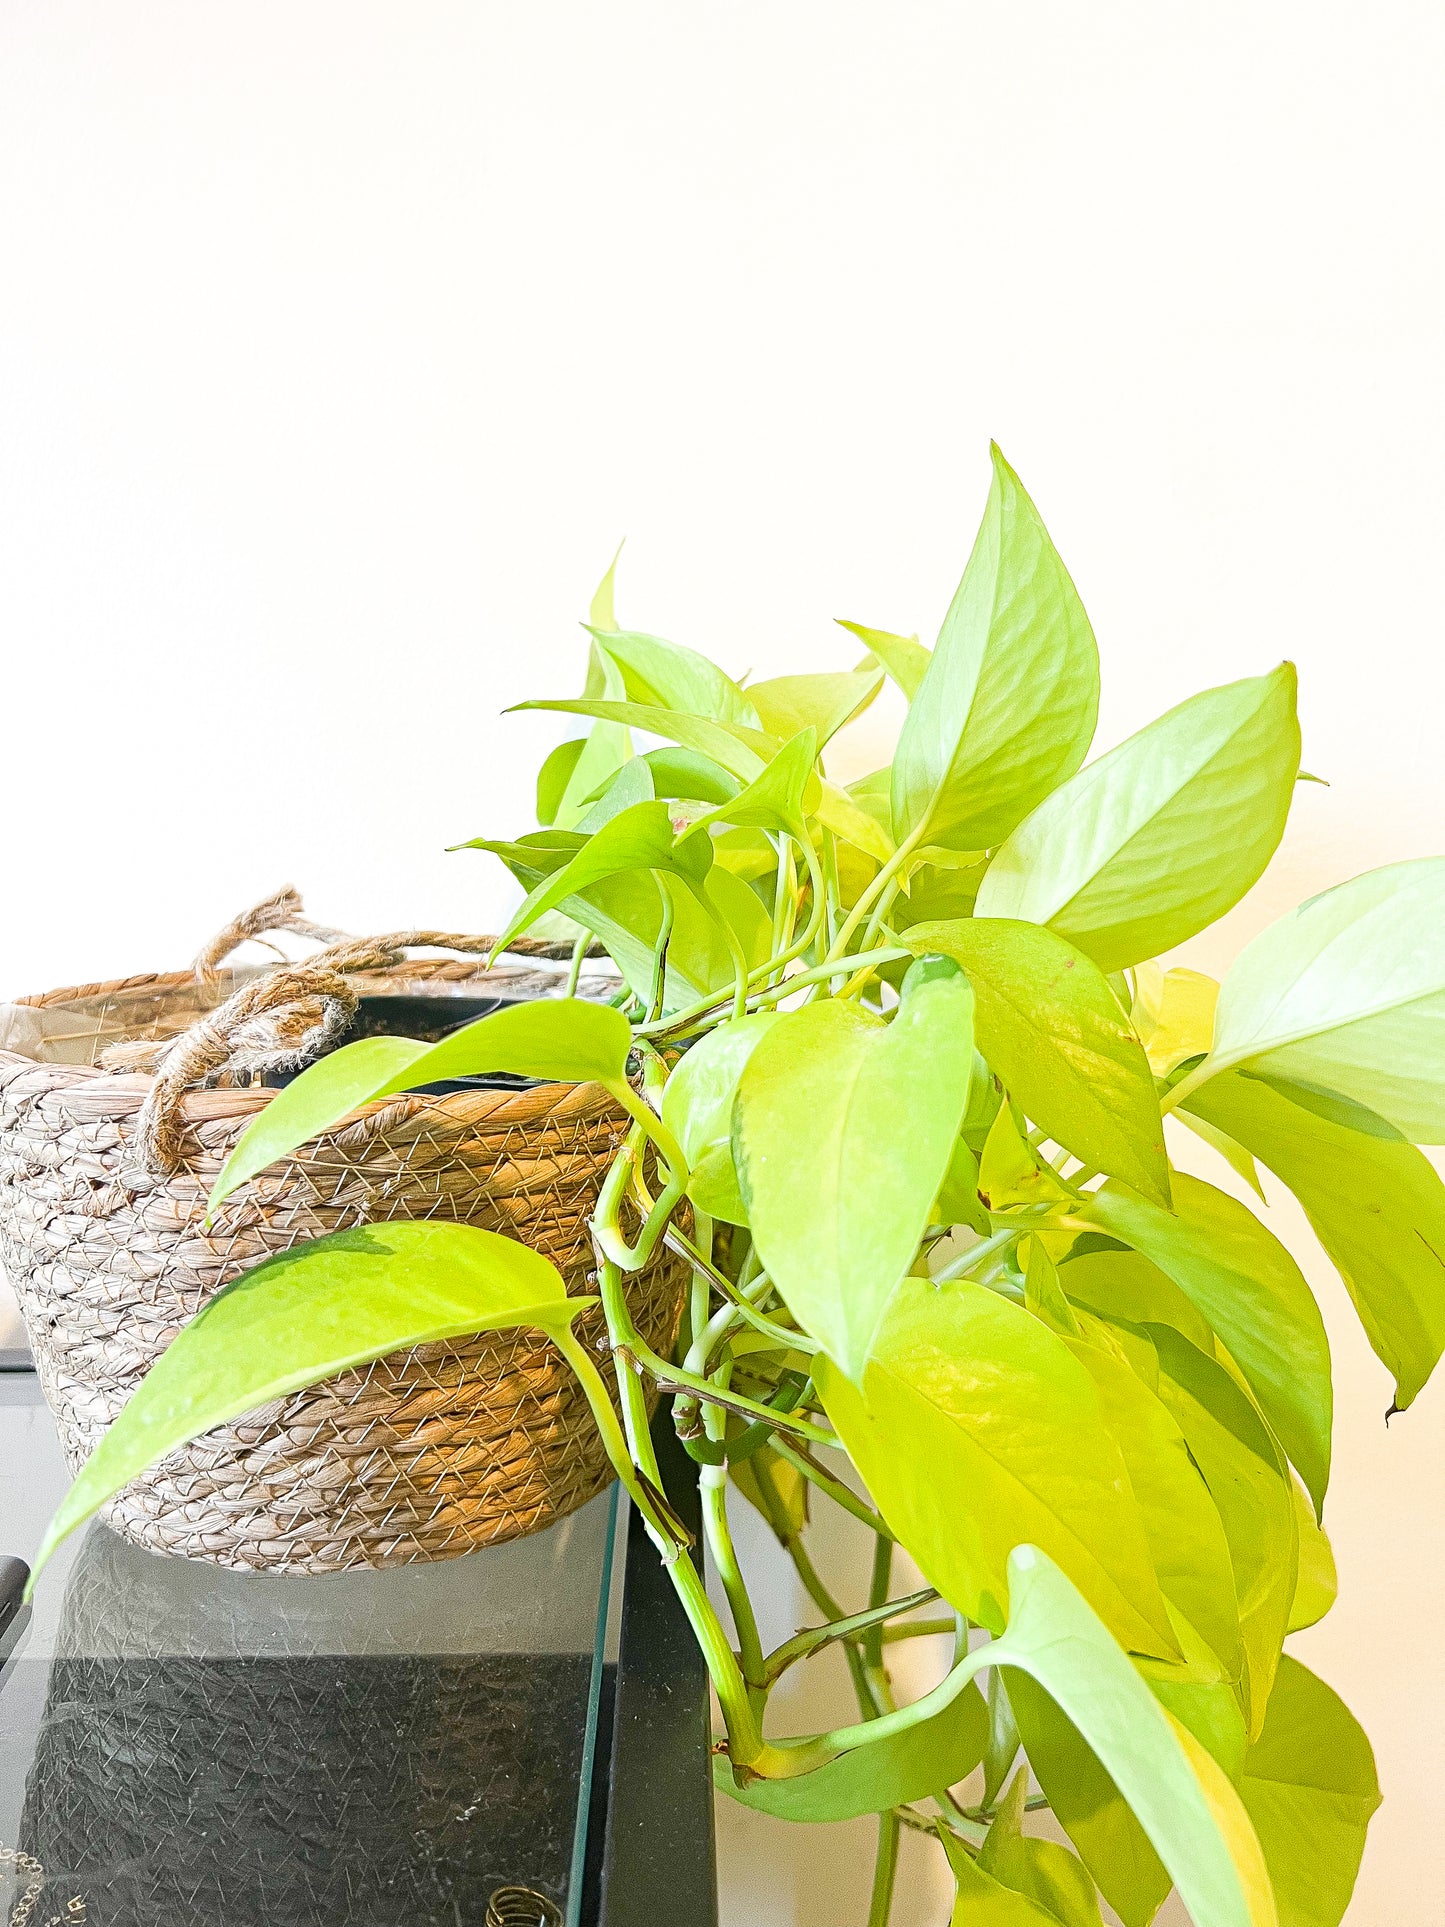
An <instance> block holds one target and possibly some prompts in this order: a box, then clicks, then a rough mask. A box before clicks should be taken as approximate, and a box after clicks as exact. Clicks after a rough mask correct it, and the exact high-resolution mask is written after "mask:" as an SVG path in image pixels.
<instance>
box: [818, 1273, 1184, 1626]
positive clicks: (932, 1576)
mask: <svg viewBox="0 0 1445 1927" xmlns="http://www.w3.org/2000/svg"><path fill="white" fill-rule="evenodd" d="M814 1364H815V1378H816V1381H817V1385H818V1389H819V1392H820V1393H821V1395H822V1398H823V1403H824V1405H825V1407H826V1409H827V1412H828V1416H829V1418H830V1419H831V1420H832V1421H833V1424H834V1426H835V1427H836V1428H837V1431H838V1433H839V1435H840V1437H841V1438H842V1440H843V1442H844V1444H845V1445H846V1446H847V1448H848V1454H849V1456H850V1458H851V1459H852V1460H853V1463H854V1464H855V1465H856V1466H857V1468H858V1470H859V1472H860V1473H861V1474H862V1476H863V1479H864V1482H865V1483H866V1485H867V1486H868V1489H869V1491H870V1492H871V1493H872V1494H873V1497H874V1499H875V1500H876V1502H877V1504H878V1505H879V1507H880V1509H881V1510H882V1513H883V1516H884V1518H886V1519H887V1521H888V1523H889V1525H890V1526H891V1527H892V1529H893V1531H894V1532H895V1533H896V1534H897V1535H898V1537H899V1538H900V1539H901V1540H902V1542H903V1544H904V1545H905V1546H907V1548H908V1550H909V1552H910V1554H911V1555H912V1556H913V1558H914V1559H915V1560H916V1561H917V1563H918V1566H919V1568H920V1570H921V1571H922V1572H923V1574H924V1576H925V1578H926V1579H927V1580H928V1582H929V1584H930V1585H932V1586H936V1587H937V1588H938V1590H939V1591H940V1592H941V1593H942V1594H943V1595H944V1597H945V1598H946V1599H948V1600H949V1601H950V1602H951V1603H952V1604H953V1605H954V1606H955V1607H957V1609H958V1610H959V1611H960V1612H963V1613H967V1614H968V1616H969V1618H970V1619H972V1620H975V1621H976V1622H978V1623H979V1624H981V1625H984V1626H987V1627H989V1628H990V1629H991V1630H992V1631H994V1632H1001V1631H1002V1630H1003V1626H1004V1622H1005V1619H1006V1618H1007V1616H1008V1613H1009V1610H1010V1607H1009V1596H1008V1591H1007V1577H1006V1574H1007V1571H1008V1560H1009V1554H1010V1552H1011V1551H1012V1550H1013V1548H1014V1547H1015V1546H1016V1545H1017V1544H1018V1543H1019V1541H1020V1540H1021V1539H1027V1540H1029V1541H1030V1542H1032V1543H1033V1544H1035V1545H1037V1546H1040V1547H1042V1548H1043V1550H1044V1551H1046V1552H1047V1553H1048V1554H1049V1556H1050V1557H1051V1558H1052V1559H1054V1560H1056V1561H1057V1562H1058V1564H1059V1565H1060V1566H1062V1567H1063V1569H1064V1571H1066V1572H1067V1573H1068V1575H1069V1577H1070V1579H1071V1580H1072V1581H1073V1582H1074V1584H1075V1585H1076V1586H1078V1588H1079V1590H1080V1591H1081V1592H1082V1593H1083V1595H1084V1596H1085V1598H1087V1599H1088V1601H1089V1603H1090V1605H1091V1606H1092V1607H1093V1609H1094V1610H1095V1611H1096V1612H1097V1613H1098V1614H1099V1615H1100V1617H1101V1618H1102V1619H1103V1620H1104V1621H1105V1623H1106V1624H1107V1625H1108V1626H1109V1628H1110V1630H1111V1631H1112V1632H1113V1633H1114V1634H1115V1636H1116V1637H1117V1638H1118V1639H1120V1640H1121V1641H1122V1642H1123V1643H1124V1644H1125V1645H1127V1646H1129V1647H1131V1648H1133V1649H1134V1650H1136V1651H1139V1652H1147V1653H1158V1654H1163V1655H1170V1656H1177V1653H1178V1647H1177V1645H1176V1643H1175V1637H1174V1633H1173V1629H1172V1627H1171V1625H1170V1621H1169V1615H1168V1612H1167V1610H1166V1608H1165V1605H1164V1601H1163V1599H1162V1597H1161V1596H1160V1592H1159V1583H1158V1580H1157V1578H1156V1577H1155V1573H1154V1568H1153V1565H1152V1563H1151V1561H1150V1558H1149V1550H1148V1545H1147V1543H1146V1539H1145V1534H1144V1526H1143V1521H1142V1520H1141V1518H1140V1516H1139V1509H1138V1506H1137V1505H1136V1503H1135V1500H1134V1495H1133V1493H1132V1491H1131V1490H1130V1487H1129V1479H1128V1474H1127V1473H1126V1471H1125V1468H1124V1462H1123V1460H1122V1458H1121V1457H1120V1455H1119V1450H1118V1447H1117V1446H1116V1445H1115V1443H1114V1440H1113V1439H1112V1438H1111V1437H1110V1435H1109V1432H1108V1429H1107V1427H1106V1426H1105V1424H1104V1421H1103V1414H1102V1411H1101V1409H1100V1404H1099V1397H1098V1393H1097V1391H1096V1390H1095V1387H1094V1384H1093V1382H1092V1380H1091V1379H1090V1377H1089V1375H1088V1373H1087V1372H1086V1371H1085V1370H1084V1368H1083V1366H1082V1365H1081V1364H1080V1363H1079V1362H1078V1360H1077V1359H1076V1358H1074V1357H1073V1356H1072V1354H1071V1353H1070V1351H1069V1348H1068V1347H1067V1345H1065V1344H1064V1343H1063V1341H1062V1340H1061V1339H1059V1338H1057V1337H1055V1335H1054V1334H1053V1333H1052V1332H1051V1331H1049V1330H1048V1329H1047V1327H1046V1326H1044V1325H1042V1324H1040V1323H1039V1321H1038V1320H1037V1319H1035V1318H1031V1317H1030V1316H1029V1314H1028V1313H1027V1312H1026V1311H1024V1310H1023V1309H1022V1308H1021V1307H1019V1306H1017V1305H1013V1304H1010V1303H1009V1301H1008V1300H1007V1299H1006V1298H1001V1297H999V1296H997V1295H996V1294H995V1293H994V1292H991V1291H987V1290H985V1289H984V1287H983V1286H981V1285H975V1284H970V1283H968V1282H967V1281H965V1280H959V1281H958V1282H956V1283H954V1284H950V1285H947V1286H943V1287H938V1286H935V1285H933V1284H932V1283H931V1282H930V1281H929V1280H927V1279H923V1278H906V1279H904V1281H903V1283H902V1284H901V1285H900V1286H899V1287H898V1290H897V1291H896V1293H895V1294H894V1296H893V1299H892V1300H891V1302H890V1304H889V1306H888V1311H887V1314H886V1316H885V1318H884V1320H883V1324H882V1326H881V1327H880V1329H879V1332H878V1335H877V1337H876V1339H875V1340H874V1343H873V1350H872V1353H871V1355H870V1356H869V1359H868V1366H867V1370H866V1372H865V1373H864V1375H863V1384H862V1389H861V1391H860V1390H859V1389H858V1388H857V1387H856V1386H854V1385H852V1384H850V1383H849V1382H848V1381H847V1380H846V1379H845V1378H844V1377H843V1376H842V1374H841V1373H839V1372H837V1371H836V1370H834V1369H832V1368H831V1367H830V1365H829V1363H828V1362H827V1361H826V1360H822V1359H818V1360H815V1361H814Z"/></svg>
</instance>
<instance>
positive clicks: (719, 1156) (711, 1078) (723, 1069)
mask: <svg viewBox="0 0 1445 1927" xmlns="http://www.w3.org/2000/svg"><path fill="white" fill-rule="evenodd" d="M784 1021H785V1020H784V1019H783V1018H782V1017H781V1016H780V1014H779V1013H778V1012H777V1011H772V1010H760V1011H755V1012H754V1013H753V1014H752V1015H751V1016H750V1017H734V1018H732V1019H731V1020H730V1021H729V1022H727V1023H725V1024H719V1025H717V1027H716V1028H715V1029H713V1030H710V1031H708V1032H707V1033H706V1035H704V1036H703V1037H700V1038H699V1039H698V1041H697V1042H696V1043H695V1044H694V1045H693V1046H692V1048H691V1049H690V1050H689V1051H687V1052H686V1053H685V1054H684V1055H683V1058H682V1061H681V1062H680V1063H679V1064H678V1065H677V1068H676V1069H675V1070H674V1071H673V1073H672V1075H671V1076H670V1077H669V1078H668V1080H667V1084H666V1087H665V1089H664V1090H663V1093H662V1121H663V1123H664V1124H665V1125H666V1126H667V1128H668V1130H669V1131H671V1132H672V1134H673V1136H674V1137H675V1138H676V1139H677V1141H678V1144H679V1145H680V1146H681V1147H682V1154H683V1156H684V1157H685V1158H686V1159H687V1162H688V1167H689V1169H690V1171H691V1173H692V1176H691V1178H690V1180H689V1183H688V1187H687V1189H688V1196H689V1197H690V1198H691V1199H692V1201H693V1203H694V1204H695V1205H696V1206H697V1207H698V1209H699V1210H701V1211H706V1212H707V1214H708V1216H709V1217H713V1218H722V1219H724V1220H725V1221H726V1222H727V1223H728V1224H746V1223H747V1207H746V1206H745V1205H744V1203H743V1200H742V1194H741V1192H740V1191H739V1189H738V1179H737V1171H736V1169H735V1167H734V1165H733V1153H732V1117H733V1101H734V1099H735V1098H736V1096H737V1089H738V1080H739V1079H740V1078H741V1076H742V1074H743V1071H744V1069H745V1067H746V1065H747V1062H748V1059H749V1058H750V1057H751V1056H752V1054H753V1052H754V1051H755V1050H756V1049H757V1047H758V1045H759V1044H760V1043H761V1042H762V1040H763V1038H764V1037H766V1036H767V1034H768V1032H769V1030H770V1029H771V1028H772V1027H773V1025H775V1024H778V1023H782V1022H784Z"/></svg>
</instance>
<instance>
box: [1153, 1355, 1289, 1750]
mask: <svg viewBox="0 0 1445 1927" xmlns="http://www.w3.org/2000/svg"><path fill="white" fill-rule="evenodd" d="M1148 1334H1149V1337H1150V1338H1151V1339H1152V1341H1153V1343H1154V1346H1155V1349H1156V1352H1157V1355H1158V1361H1159V1397H1160V1399H1161V1400H1162V1401H1163V1403H1164V1404H1165V1405H1166V1406H1168V1408H1169V1411H1170V1414H1171V1416H1172V1417H1173V1419H1174V1421H1175V1423H1176V1424H1177V1425H1178V1427H1179V1429H1180V1431H1181V1432H1182V1433H1183V1434H1184V1437H1185V1440H1186V1442H1187V1444H1188V1446H1189V1451H1190V1456H1191V1457H1192V1458H1193V1460H1194V1462H1195V1464H1196V1465H1197V1466H1198V1467H1199V1470H1200V1472H1201V1473H1202V1474H1203V1477H1204V1482H1205V1484H1206V1485H1207V1486H1208V1487H1209V1490H1210V1493H1211V1494H1212V1496H1213V1498H1214V1503H1215V1505H1216V1507H1217V1508H1218V1510H1219V1516H1220V1520H1221V1522H1222V1524H1223V1526H1224V1536H1225V1538H1226V1539H1227V1540H1228V1541H1229V1556H1230V1560H1231V1562H1232V1563H1233V1566H1234V1589H1235V1597H1236V1598H1237V1599H1238V1601H1239V1630H1240V1638H1241V1640H1242V1641H1243V1645H1244V1657H1245V1677H1246V1683H1247V1686H1248V1699H1249V1707H1248V1710H1249V1713H1250V1721H1251V1732H1252V1733H1256V1734H1257V1733H1258V1731H1259V1726H1260V1723H1261V1721H1262V1720H1263V1717H1264V1708H1265V1706H1266V1704H1267V1702H1268V1699H1269V1690H1270V1686H1271V1685H1272V1683H1273V1681H1274V1675H1275V1669H1276V1667H1277V1666H1278V1664H1279V1655H1280V1649H1281V1646H1282V1643H1283V1640H1284V1636H1285V1631H1286V1628H1287V1625H1288V1622H1289V1615H1290V1605H1291V1601H1292V1600H1293V1598H1294V1591H1295V1578H1296V1573H1297V1571H1298V1537H1297V1533H1296V1528H1295V1502H1294V1497H1293V1482H1292V1480H1291V1479H1290V1475H1289V1468H1288V1467H1287V1466H1286V1464H1285V1462H1284V1456H1283V1454H1282V1453H1281V1452H1280V1450H1279V1447H1278V1444H1277V1443H1276V1441H1275V1439H1274V1436H1273V1434H1272V1433H1271V1432H1270V1430H1269V1427H1268V1426H1267V1425H1266V1424H1265V1421H1264V1419H1263V1418H1262V1416H1261V1415H1260V1412H1259V1408H1258V1407H1257V1406H1256V1405H1255V1403H1254V1401H1253V1400H1252V1399H1251V1398H1250V1396H1249V1394H1248V1393H1247V1392H1246V1391H1245V1390H1244V1388H1243V1387H1242V1386H1241V1385H1240V1384H1239V1383H1238V1382H1237V1381H1236V1380H1235V1378H1234V1377H1233V1376H1232V1374H1231V1373H1230V1372H1229V1371H1228V1370H1227V1368H1226V1367H1225V1366H1224V1365H1223V1364H1221V1363H1220V1362H1219V1361H1218V1360H1217V1359H1214V1358H1210V1357H1207V1356H1206V1355H1205V1354H1204V1353H1203V1352H1201V1351H1199V1350H1197V1349H1196V1348H1195V1347H1194V1346H1193V1345H1191V1344H1190V1343H1189V1341H1188V1340H1187V1339H1185V1338H1183V1337H1181V1336H1180V1335H1179V1333H1178V1332H1176V1331H1175V1330H1174V1329H1173V1328H1172V1327H1171V1326H1168V1325H1151V1326H1149V1327H1148Z"/></svg>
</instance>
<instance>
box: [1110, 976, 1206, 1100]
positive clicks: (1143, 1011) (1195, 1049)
mask: <svg viewBox="0 0 1445 1927" xmlns="http://www.w3.org/2000/svg"><path fill="white" fill-rule="evenodd" d="M1218 1001H1219V985H1218V984H1217V983H1216V982H1215V981H1214V979H1213V978H1212V977H1206V976H1205V975H1204V973H1203V972H1202V971H1199V970H1182V969H1181V970H1164V969H1162V968H1161V967H1160V966H1159V965H1158V964H1157V963H1141V964H1139V965H1138V966H1137V968H1136V969H1135V971H1134V1001H1133V1004H1132V1006H1131V1008H1130V1011H1129V1020H1130V1022H1131V1023H1132V1024H1133V1026H1134V1029H1135V1031H1136V1033H1137V1035H1138V1038H1139V1042H1140V1043H1141V1044H1142V1045H1143V1046H1144V1055H1145V1056H1146V1057H1147V1058H1148V1059H1149V1068H1150V1070H1151V1071H1153V1073H1154V1075H1155V1076H1156V1077H1168V1076H1169V1074H1170V1072H1171V1071H1174V1070H1177V1069H1178V1067H1179V1066H1180V1065H1181V1064H1184V1063H1187V1062H1188V1060H1189V1059H1190V1058H1191V1057H1203V1056H1204V1054H1205V1053H1206V1052H1207V1051H1208V1049H1209V1047H1210V1046H1211V1044H1213V1042H1214V1007H1215V1005H1216V1004H1217V1003H1218Z"/></svg>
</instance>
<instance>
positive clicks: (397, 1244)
mask: <svg viewBox="0 0 1445 1927" xmlns="http://www.w3.org/2000/svg"><path fill="white" fill-rule="evenodd" d="M293 1088H294V1086H293ZM591 1303H593V1300H592V1299H590V1298H569V1297H568V1296H567V1293H566V1288H565V1287H564V1285H563V1283H562V1279H561V1276H560V1274H559V1273H558V1271H557V1269H556V1267H555V1266H554V1265H551V1264H549V1263H548V1261H547V1260H546V1259H545V1258H542V1257H539V1256H538V1254H537V1253H536V1252H535V1251H529V1250H528V1249H527V1247H526V1246H525V1245H521V1244H518V1243H517V1242H516V1240H515V1239H513V1238H503V1237H499V1236H498V1235H497V1233H496V1232H493V1231H483V1230H480V1229H479V1228H478V1227H476V1226H474V1225H462V1224H433V1223H425V1224H410V1223H396V1224H375V1225H365V1226H363V1227H362V1228H361V1229H360V1230H357V1231H338V1232H335V1233H333V1234H332V1235H331V1236H330V1237H327V1238H317V1239H315V1240H313V1241H312V1242H310V1243H305V1244H298V1245H294V1246H293V1247H292V1248H291V1250H289V1251H283V1252H278V1253H277V1254H276V1256H275V1257H274V1258H268V1259H266V1260H265V1262H264V1263H263V1264H259V1265H257V1266H255V1267H254V1269H252V1270H251V1271H248V1272H245V1273H243V1275H242V1276H241V1277H239V1278H237V1279H236V1280H235V1281H234V1282H233V1283H232V1284H230V1285H227V1286H226V1287H225V1288H224V1290H222V1291H219V1292H217V1294H216V1296H215V1297H214V1298H213V1299H212V1300H211V1301H210V1303H209V1304H208V1305H206V1306H205V1307H204V1308H203V1309H202V1310H201V1311H200V1312H199V1313H198V1314H197V1316H196V1317H195V1318H193V1319H192V1320H191V1322H190V1323H189V1324H188V1325H184V1326H182V1328H181V1330H180V1331H179V1332H178V1333H177V1334H176V1336H175V1338H174V1339H172V1341H171V1343H170V1345H169V1346H168V1347H167V1348H166V1350H165V1351H164V1352H163V1353H162V1354H161V1356H160V1357H159V1358H158V1359H157V1360H156V1362H155V1364H154V1365H153V1366H152V1367H151V1369H150V1371H149V1372H148V1373H147V1374H146V1376H145V1378H144V1379H142V1381H141V1383H140V1385H139V1386H138V1387H137V1388H136V1390H135V1391H134V1392H133V1393H132V1394H131V1397H130V1399H129V1400H128V1401H127V1403H126V1404H125V1405H124V1406H123V1407H122V1408H121V1410H120V1412H119V1414H118V1415H117V1417H116V1419H115V1421H114V1423H113V1424H112V1425H111V1427H110V1429H109V1430H108V1431H107V1432H106V1433H105V1435H104V1437H103V1438H102V1439H101V1441H100V1443H99V1445H97V1446H96V1448H95V1450H94V1451H93V1452H92V1453H91V1455H90V1457H89V1458H88V1459H87V1460H86V1462H85V1464H84V1465H83V1466H82V1467H81V1470H80V1473H79V1476H78V1477H77V1478H76V1480H75V1483H74V1484H73V1485H72V1486H71V1488H70V1491H69V1492H68V1493H67V1494H66V1496H65V1499H64V1500H63V1502H62V1503H61V1506H60V1509H59V1511H58V1512H57V1513H56V1515H55V1517H54V1518H53V1519H52V1520H51V1522H50V1525H49V1527H48V1528H47V1530H46V1534H45V1538H44V1541H43V1543H42V1545H41V1548H40V1551H39V1554H38V1555H37V1557H36V1561H35V1571H36V1573H37V1574H38V1573H39V1571H40V1568H41V1567H42V1566H43V1565H44V1564H45V1562H46V1560H47V1559H48V1558H49V1557H50V1555H51V1553H52V1552H54V1550H55V1548H56V1547H57V1546H58V1545H59V1544H60V1542H61V1540H62V1539H64V1538H65V1537H66V1536H67V1535H68V1534H69V1533H71V1532H73V1531H74V1530H75V1528H76V1527H77V1526H78V1525H83V1524H84V1522H85V1521H86V1520H87V1519H88V1518H90V1516H91V1514H92V1513H94V1512H97V1511H98V1510H99V1509H100V1507H101V1506H103V1505H104V1504H105V1503H106V1501H107V1500H108V1499H111V1498H114V1496H115V1495H116V1493H117V1492H119V1491H121V1489H122V1488H123V1487H124V1486H127V1485H128V1484H129V1483H130V1481H131V1480H132V1479H133V1478H135V1476H136V1475H137V1473H140V1472H143V1471H144V1470H145V1468H146V1467H147V1466H148V1465H154V1464H155V1463H156V1462H157V1461H158V1460H160V1459H163V1458H164V1457H165V1456H166V1454H167V1453H168V1452H173V1451H174V1450H175V1449H176V1447H177V1446H178V1445H184V1444H185V1443H186V1441H187V1440H188V1439H194V1438H198V1437H199V1436H200V1435H201V1433H203V1432H209V1431H210V1430H212V1428H213V1427H215V1426H217V1425H224V1424H226V1423H227V1422H228V1421H229V1420H231V1419H233V1418H239V1417H240V1415H241V1414H242V1413H243V1412H253V1411H255V1410H256V1409H257V1408H258V1407H260V1406H263V1405H269V1404H270V1403H271V1402H272V1401H273V1400H274V1399H278V1398H283V1397H284V1396H285V1395H286V1394H287V1393H288V1392H296V1391H300V1390H301V1389H302V1388H303V1387H304V1386H307V1385H316V1384H319V1383H320V1382H321V1381H322V1380H323V1379H328V1378H335V1377H336V1376H337V1375H338V1374H339V1373H341V1372H347V1371H350V1370H352V1368H353V1367H355V1366H357V1365H365V1364H367V1363H368V1362H369V1361H370V1360H372V1359H374V1358H385V1357H386V1356H387V1354H388V1353H389V1352H395V1351H401V1350H403V1349H405V1348H407V1347H409V1346H412V1345H430V1344H434V1343H436V1342H437V1341H439V1340H441V1339H444V1338H459V1337H461V1336H463V1335H464V1334H467V1333H471V1332H481V1331H495V1330H499V1329H505V1328H509V1327H513V1326H517V1325H530V1326H535V1327H537V1328H539V1329H541V1330H543V1331H558V1330H561V1329H563V1328H565V1327H566V1326H567V1325H568V1324H570V1322H571V1320H572V1319H573V1318H575V1317H576V1315H577V1313H578V1312H579V1311H580V1310H582V1309H583V1307H584V1306H586V1305H589V1304H591ZM32 1584H33V1580H32Z"/></svg>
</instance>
